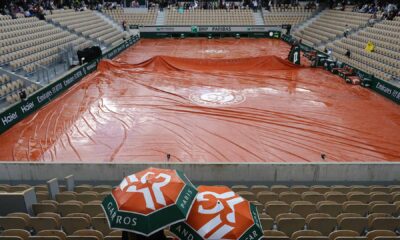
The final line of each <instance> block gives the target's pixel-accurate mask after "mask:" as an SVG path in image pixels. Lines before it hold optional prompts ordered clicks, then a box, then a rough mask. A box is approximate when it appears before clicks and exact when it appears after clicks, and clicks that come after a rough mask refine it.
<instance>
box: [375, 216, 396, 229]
mask: <svg viewBox="0 0 400 240" xmlns="http://www.w3.org/2000/svg"><path fill="white" fill-rule="evenodd" d="M399 224H400V219H398V218H394V217H391V216H390V217H383V216H379V215H374V214H371V215H369V216H368V228H369V229H370V230H389V231H395V230H396V229H397V228H398V226H399Z"/></svg>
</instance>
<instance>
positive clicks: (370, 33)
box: [327, 17, 400, 83]
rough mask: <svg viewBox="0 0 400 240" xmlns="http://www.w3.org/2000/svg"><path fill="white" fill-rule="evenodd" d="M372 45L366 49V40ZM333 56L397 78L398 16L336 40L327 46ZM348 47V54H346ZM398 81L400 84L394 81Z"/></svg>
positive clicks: (399, 64) (380, 75)
mask: <svg viewBox="0 0 400 240" xmlns="http://www.w3.org/2000/svg"><path fill="white" fill-rule="evenodd" d="M369 41H371V42H372V43H373V44H374V45H375V49H374V51H372V52H367V51H365V47H366V45H367V43H368V42H369ZM327 48H331V49H332V50H333V55H334V56H335V57H336V58H337V59H338V60H339V61H342V62H345V63H347V64H350V65H351V66H353V67H356V68H359V69H361V70H363V71H365V72H367V73H369V74H372V75H374V76H375V77H377V78H379V79H382V80H386V81H393V80H394V79H399V80H400V61H399V60H400V54H399V52H400V18H399V17H397V18H396V19H395V20H393V21H389V20H384V21H382V22H379V23H376V24H375V25H374V26H373V27H367V28H365V29H363V30H360V31H358V32H356V33H355V34H352V35H350V36H348V37H347V38H343V39H339V40H337V41H334V42H333V43H330V44H328V45H327ZM347 50H349V51H350V52H351V56H350V57H346V56H345V53H346V51H347ZM397 83H399V82H398V81H397Z"/></svg>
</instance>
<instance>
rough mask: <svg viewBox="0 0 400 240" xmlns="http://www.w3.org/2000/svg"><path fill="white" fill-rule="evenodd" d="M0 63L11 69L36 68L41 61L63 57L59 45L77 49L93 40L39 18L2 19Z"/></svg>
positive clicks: (46, 62) (42, 63) (46, 63)
mask: <svg viewBox="0 0 400 240" xmlns="http://www.w3.org/2000/svg"><path fill="white" fill-rule="evenodd" d="M0 24H1V25H2V33H1V34H0V39H1V42H0V65H6V66H8V67H9V68H10V69H11V70H13V71H16V70H20V69H22V70H23V71H25V72H26V73H32V72H35V71H36V70H37V69H38V66H39V65H49V64H52V63H54V62H56V61H58V60H59V59H60V48H62V47H64V46H67V45H71V46H73V49H74V50H78V49H82V48H85V47H88V46H90V45H93V43H92V42H91V41H88V40H86V39H85V38H82V37H79V36H78V35H75V34H71V33H70V32H68V31H65V30H62V29H61V28H58V27H55V26H54V25H52V24H49V23H46V22H45V21H40V20H38V19H37V18H22V19H8V20H4V21H1V23H0Z"/></svg>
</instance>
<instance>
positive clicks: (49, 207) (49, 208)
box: [32, 203, 58, 215]
mask: <svg viewBox="0 0 400 240" xmlns="http://www.w3.org/2000/svg"><path fill="white" fill-rule="evenodd" d="M32 209H33V212H34V214H35V215H38V214H39V213H44V212H53V213H56V212H58V208H57V206H56V205H54V204H52V203H34V204H32Z"/></svg>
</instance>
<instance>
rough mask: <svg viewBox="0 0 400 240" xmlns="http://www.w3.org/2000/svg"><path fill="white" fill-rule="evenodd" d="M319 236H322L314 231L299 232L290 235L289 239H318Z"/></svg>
mask: <svg viewBox="0 0 400 240" xmlns="http://www.w3.org/2000/svg"><path fill="white" fill-rule="evenodd" d="M319 236H322V234H321V233H320V232H318V231H315V230H300V231H296V232H294V233H293V234H292V237H291V239H293V240H298V239H299V240H300V239H312V238H309V237H319Z"/></svg>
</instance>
